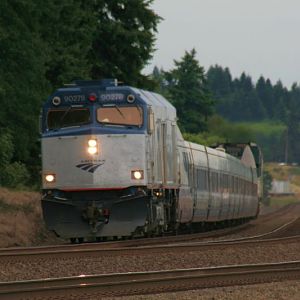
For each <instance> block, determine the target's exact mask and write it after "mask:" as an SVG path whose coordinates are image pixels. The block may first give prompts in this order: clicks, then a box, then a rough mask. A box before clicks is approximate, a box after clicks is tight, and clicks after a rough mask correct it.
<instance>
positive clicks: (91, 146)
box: [87, 139, 98, 155]
mask: <svg viewBox="0 0 300 300" xmlns="http://www.w3.org/2000/svg"><path fill="white" fill-rule="evenodd" d="M87 151H88V153H89V154H91V155H94V154H97V153H98V143H97V140H95V139H91V140H88V148H87Z"/></svg>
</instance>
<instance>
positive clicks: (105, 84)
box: [74, 78, 118, 88]
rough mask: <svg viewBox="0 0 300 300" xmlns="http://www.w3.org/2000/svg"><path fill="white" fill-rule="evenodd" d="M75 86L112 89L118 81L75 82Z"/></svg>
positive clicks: (112, 79)
mask: <svg viewBox="0 0 300 300" xmlns="http://www.w3.org/2000/svg"><path fill="white" fill-rule="evenodd" d="M74 83H75V84H76V85H77V86H97V87H102V88H105V87H113V86H118V79H114V78H108V79H102V80H75V81H74Z"/></svg>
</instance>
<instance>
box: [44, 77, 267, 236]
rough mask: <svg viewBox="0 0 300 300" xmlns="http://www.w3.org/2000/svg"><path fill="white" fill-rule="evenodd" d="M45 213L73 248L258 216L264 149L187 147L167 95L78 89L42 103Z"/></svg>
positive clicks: (111, 86) (93, 84)
mask: <svg viewBox="0 0 300 300" xmlns="http://www.w3.org/2000/svg"><path fill="white" fill-rule="evenodd" d="M41 130H42V138H41V141H42V168H43V170H42V177H43V178H42V181H43V196H42V209H43V215H44V220H45V222H46V225H47V227H48V228H49V229H50V230H53V231H54V232H55V233H56V234H57V235H58V236H61V237H63V238H69V239H71V241H73V242H74V241H76V239H79V241H82V240H83V239H90V238H100V239H101V238H106V237H132V236H148V235H157V234H161V233H163V232H175V231H177V230H179V229H189V228H192V229H193V228H200V227H205V226H207V225H210V224H218V223H219V224H220V223H224V222H226V223H230V222H237V221H240V220H243V221H244V220H247V219H250V218H253V217H255V216H256V215H257V213H258V207H259V194H260V190H261V183H260V178H261V169H262V157H261V153H260V151H259V148H258V147H257V145H256V144H253V143H246V144H223V145H218V147H216V148H208V147H205V146H201V145H197V144H194V143H190V142H187V141H185V140H184V139H183V137H182V135H181V132H180V130H179V128H178V126H177V118H176V110H175V108H174V107H173V106H172V105H171V104H170V103H169V102H168V101H167V100H166V99H165V98H164V97H162V96H161V95H159V94H156V93H153V92H149V91H145V90H141V89H137V88H134V87H130V86H118V84H117V81H116V80H113V79H106V80H101V81H76V82H75V83H74V84H70V85H66V86H65V87H63V88H60V89H58V90H57V91H55V93H54V94H52V95H51V96H50V97H49V98H48V100H47V101H46V102H45V104H44V105H43V109H42V115H41Z"/></svg>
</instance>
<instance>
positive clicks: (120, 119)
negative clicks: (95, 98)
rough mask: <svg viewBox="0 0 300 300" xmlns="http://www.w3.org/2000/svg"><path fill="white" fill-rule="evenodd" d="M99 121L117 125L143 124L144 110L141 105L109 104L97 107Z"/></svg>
mask: <svg viewBox="0 0 300 300" xmlns="http://www.w3.org/2000/svg"><path fill="white" fill-rule="evenodd" d="M97 121H98V122H100V123H107V124H116V125H132V126H141V125H142V124H143V110H142V108H141V107H139V106H117V105H114V106H107V107H100V108H98V109H97Z"/></svg>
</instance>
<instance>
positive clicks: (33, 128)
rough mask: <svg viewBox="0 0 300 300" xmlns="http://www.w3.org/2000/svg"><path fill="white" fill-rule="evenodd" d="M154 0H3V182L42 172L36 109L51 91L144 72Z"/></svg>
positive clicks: (135, 80) (136, 77) (132, 79)
mask: <svg viewBox="0 0 300 300" xmlns="http://www.w3.org/2000/svg"><path fill="white" fill-rule="evenodd" d="M151 2H152V0H109V1H108V0H94V1H84V0H64V1H57V0H45V1H43V2H42V3H41V2H40V1H36V0H22V1H18V0H2V1H0V11H1V16H0V107H1V109H0V168H1V172H0V185H6V186H17V185H19V184H29V185H31V186H33V185H35V184H36V183H37V182H38V180H39V177H40V174H39V170H40V161H39V153H40V145H39V141H38V138H39V133H38V119H39V118H38V116H39V111H40V107H41V104H42V102H43V101H45V99H46V97H47V95H49V93H50V92H52V91H53V90H54V89H55V88H57V87H58V86H61V85H62V84H64V83H69V82H70V81H72V80H74V79H79V78H81V79H101V78H105V77H106V78H107V77H109V78H118V79H119V80H123V81H125V82H126V83H128V84H132V85H136V86H140V87H144V88H147V87H152V82H151V81H150V80H149V78H148V77H146V76H145V75H142V72H141V71H142V69H143V68H144V67H145V65H146V64H147V62H148V61H149V59H150V58H151V55H152V52H153V46H154V41H155V32H156V27H157V24H158V22H159V21H160V17H159V16H157V15H156V14H155V13H154V12H153V11H152V10H151V9H150V5H151Z"/></svg>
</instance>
